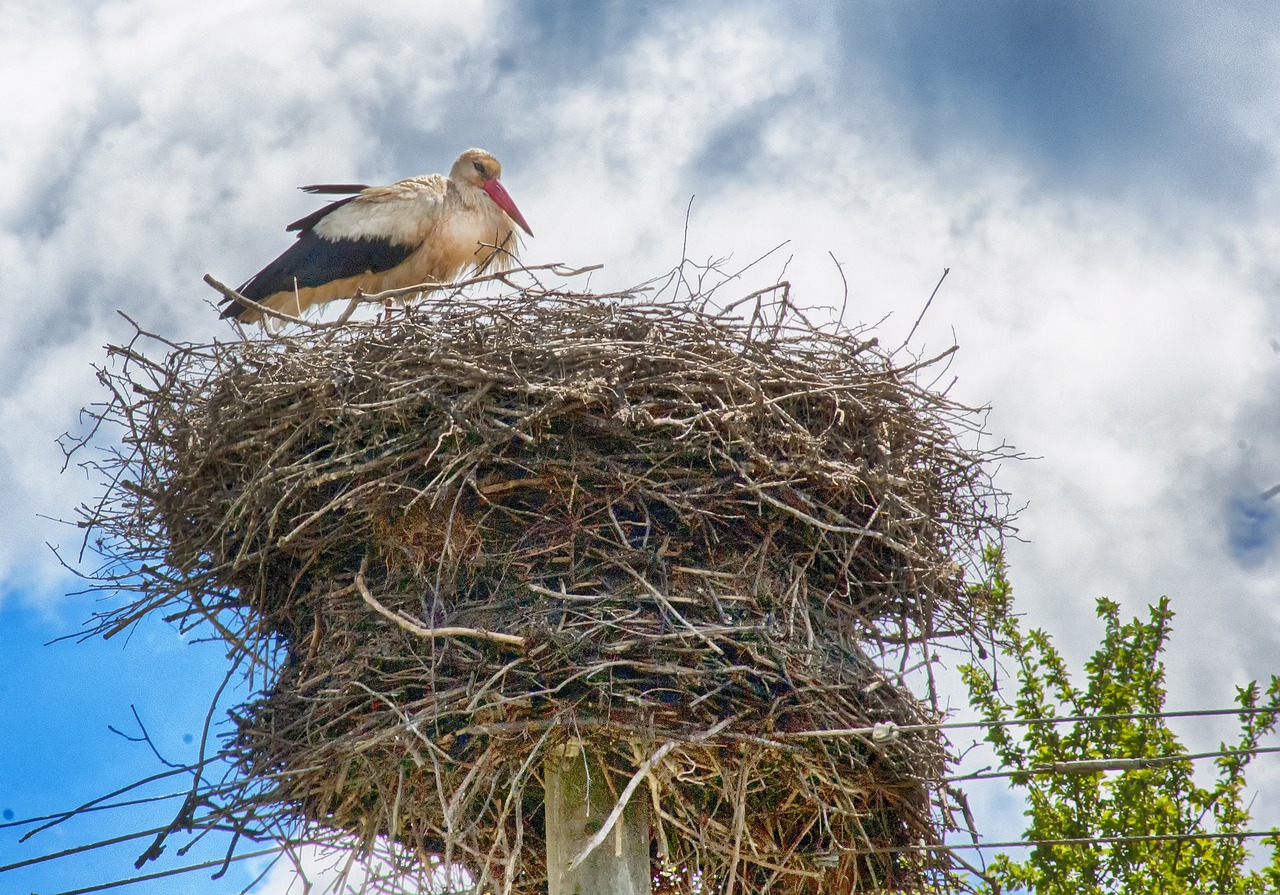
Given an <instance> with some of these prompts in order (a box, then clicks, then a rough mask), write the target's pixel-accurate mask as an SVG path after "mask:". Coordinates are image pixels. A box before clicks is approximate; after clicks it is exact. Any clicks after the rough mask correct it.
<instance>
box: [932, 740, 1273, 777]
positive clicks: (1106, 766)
mask: <svg viewBox="0 0 1280 895" xmlns="http://www.w3.org/2000/svg"><path fill="white" fill-rule="evenodd" d="M1272 752H1280V746H1258V747H1256V748H1253V749H1220V750H1218V751H1217V752H1189V753H1185V754H1182V755H1156V756H1151V757H1150V758H1101V759H1081V760H1079V761H1055V762H1050V763H1049V764H1042V765H1033V766H1031V767H1029V768H1024V769H1023V770H1017V771H979V772H977V773H974V774H962V775H960V776H957V777H947V778H946V779H945V780H944V781H943V782H944V783H958V782H960V781H962V780H994V779H997V778H1000V777H1049V776H1054V775H1066V774H1098V773H1102V772H1105V771H1134V770H1145V769H1147V768H1151V767H1155V766H1156V765H1162V764H1172V763H1174V762H1179V761H1199V760H1200V759H1204V758H1221V757H1226V756H1236V755H1263V754H1266V753H1272Z"/></svg>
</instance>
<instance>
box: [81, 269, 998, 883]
mask: <svg viewBox="0 0 1280 895" xmlns="http://www.w3.org/2000/svg"><path fill="white" fill-rule="evenodd" d="M785 296H786V293H785V290H784V289H781V288H779V289H778V290H775V291H772V292H766V293H765V294H764V295H763V296H759V295H757V296H753V297H751V300H750V301H749V302H747V303H746V306H745V312H744V313H743V314H742V316H735V315H734V314H727V313H722V314H719V315H717V314H715V313H713V312H712V311H710V310H708V309H706V308H705V307H704V308H703V309H701V310H699V309H697V308H696V307H695V305H696V302H695V301H685V302H675V301H671V300H666V301H664V300H660V299H650V300H642V299H641V298H640V297H638V296H636V295H608V296H599V295H579V294H569V293H565V292H562V291H556V290H548V289H544V288H541V287H539V286H537V285H536V281H535V284H534V285H526V286H524V287H521V288H513V289H512V290H511V291H508V292H506V293H505V294H502V295H500V296H496V297H485V298H483V299H475V300H469V299H468V298H467V297H466V296H465V295H464V294H461V293H453V294H450V295H448V296H443V297H440V298H439V299H436V300H429V301H427V302H426V303H424V304H422V305H419V306H418V307H416V308H415V309H413V310H412V311H411V312H410V313H408V314H407V315H406V316H404V317H402V318H400V319H398V320H397V321H396V322H395V323H394V324H392V325H385V326H384V325H376V324H346V325H342V326H333V327H323V326H320V327H316V328H314V329H312V330H307V331H302V332H297V333H295V334H294V335H291V336H276V337H271V338H257V339H248V340H245V341H238V342H235V343H232V344H223V343H215V344H211V345H187V344H183V345H176V346H171V347H170V349H169V350H168V351H167V354H166V356H165V357H164V359H163V360H162V361H153V360H148V359H147V358H146V357H144V351H143V350H142V347H141V346H140V345H139V344H137V343H135V344H134V345H131V346H128V347H126V348H121V349H114V352H115V353H116V354H117V355H118V357H119V358H120V359H121V360H122V363H121V364H118V365H117V367H116V369H115V370H114V371H113V372H109V373H107V372H104V374H103V380H104V382H106V383H107V384H108V385H109V387H111V388H112V390H113V392H114V394H115V402H114V403H113V405H112V406H111V407H110V408H109V409H108V411H107V412H106V414H105V416H106V417H108V418H111V419H116V420H118V421H120V422H122V423H123V425H124V427H125V437H124V440H123V443H124V448H123V450H122V451H121V452H120V453H119V454H118V455H117V458H116V461H115V468H114V469H113V470H112V475H113V482H112V484H111V486H110V487H109V489H108V492H107V494H106V496H105V499H104V500H103V502H102V503H101V504H100V505H98V506H95V507H93V508H91V509H90V510H89V514H88V515H89V519H88V521H87V524H88V525H89V526H90V527H92V528H94V529H96V530H97V539H98V540H97V543H98V546H99V549H100V551H102V552H103V553H104V554H105V555H106V556H108V557H109V558H110V560H111V563H109V564H108V565H107V566H106V567H104V569H103V571H102V580H103V582H104V584H109V585H111V586H113V587H121V586H124V587H126V588H127V593H128V594H129V595H130V598H129V602H128V605H125V606H121V607H119V608H117V609H116V610H114V611H112V612H109V613H106V614H104V615H103V616H101V617H100V618H99V629H100V630H102V631H104V632H108V633H110V632H113V631H115V630H119V629H122V628H124V627H127V626H128V625H130V624H131V623H132V622H134V621H135V620H137V619H138V618H140V617H142V616H143V615H145V614H147V613H156V612H159V613H163V614H164V615H165V616H166V617H169V618H177V619H183V620H186V621H194V620H198V621H200V622H201V623H205V624H212V625H213V626H214V627H215V629H216V633H217V636H220V637H223V638H225V639H226V640H227V642H228V643H229V644H230V645H231V646H232V647H233V648H234V649H236V650H238V651H240V653H241V654H242V656H243V657H247V658H249V659H250V660H251V661H250V662H249V663H248V664H247V665H246V666H245V667H246V668H248V669H249V670H248V671H246V674H256V673H257V672H256V671H255V670H254V669H256V668H260V667H263V663H265V666H266V667H267V668H268V669H269V670H270V672H271V676H270V678H269V682H268V684H267V685H266V686H265V687H263V688H261V689H260V691H259V692H260V695H259V696H258V697H255V698H253V699H252V700H251V701H249V702H248V703H247V704H245V705H242V706H240V707H239V708H238V709H237V710H236V711H235V712H234V713H233V717H234V721H235V726H234V729H233V730H232V731H230V732H229V733H228V734H226V735H225V736H224V738H223V741H222V743H221V746H220V757H221V758H223V759H224V760H226V761H227V762H229V764H230V766H231V767H232V771H231V772H230V775H229V779H230V780H231V781H232V783H233V785H231V786H230V787H229V788H224V789H223V790H220V794H219V796H218V798H217V800H216V804H217V806H218V807H217V809H216V811H212V812H211V813H210V817H214V818H216V821H217V823H218V824H221V825H222V827H224V828H225V827H226V826H228V825H230V826H233V827H235V828H237V829H239V830H240V831H241V832H243V833H246V834H248V835H251V836H252V835H255V834H256V835H259V836H261V835H264V834H265V831H272V834H273V835H276V836H281V835H284V836H288V837H292V838H294V839H295V840H297V841H307V840H312V839H316V840H324V839H325V838H326V837H328V839H329V840H336V839H338V838H341V837H351V836H355V837H356V838H357V839H358V840H359V841H361V842H364V843H365V844H366V845H370V844H371V843H373V842H375V841H378V842H382V843H384V844H385V843H392V844H393V846H395V847H393V851H396V848H398V851H396V853H397V854H400V855H401V856H402V858H403V859H404V861H405V863H404V864H403V865H402V866H401V867H400V868H399V870H398V871H397V872H409V871H412V872H414V873H420V874H427V875H428V876H429V875H430V873H432V872H438V867H439V866H440V862H444V863H445V864H448V865H453V866H461V867H465V868H466V872H467V873H468V874H470V876H471V878H472V879H473V880H475V881H478V882H479V883H480V884H481V885H482V886H483V887H484V888H485V889H490V890H494V891H503V892H539V891H545V886H546V868H545V864H544V854H545V851H544V843H543V815H542V785H543V784H542V780H543V777H542V774H543V758H544V757H545V756H546V755H548V754H550V752H548V750H552V749H560V748H561V747H562V746H564V744H565V743H566V741H568V740H574V741H578V742H581V743H584V744H585V745H586V748H587V750H588V753H589V754H591V755H594V756H596V757H597V759H598V760H600V761H602V762H603V763H604V764H605V765H607V766H608V767H609V768H610V773H611V775H612V777H611V780H612V782H613V783H614V784H615V785H614V792H613V793H612V794H606V795H605V796H604V797H603V799H604V804H603V805H602V810H601V813H607V811H608V809H609V808H610V807H611V806H612V804H613V801H614V799H615V798H616V795H617V793H618V792H619V791H621V789H622V787H623V785H624V784H625V783H626V782H627V781H628V780H629V779H630V778H631V777H632V776H633V775H634V774H635V773H636V769H637V768H638V767H639V766H640V765H641V764H642V763H643V762H644V761H645V759H646V758H648V757H649V756H651V755H652V754H653V753H654V752H655V751H656V750H657V749H659V748H660V747H662V746H663V745H664V744H665V743H666V742H667V741H671V743H672V744H673V745H672V746H669V747H667V750H668V751H667V754H665V756H664V757H663V759H662V760H661V761H659V762H657V763H656V764H654V765H653V767H652V768H651V770H650V772H649V773H648V774H647V776H646V778H645V780H644V783H643V785H642V786H641V787H640V788H639V789H638V790H637V791H636V792H637V795H636V796H635V798H638V799H643V800H644V801H645V802H646V803H647V804H648V805H649V806H650V809H651V814H652V816H653V827H654V831H655V845H654V854H655V868H657V871H658V875H657V877H656V878H657V879H658V880H659V881H660V882H661V884H662V885H664V886H668V887H675V888H681V887H683V888H689V887H691V886H692V887H695V888H698V889H699V890H700V891H715V890H718V889H719V888H720V887H724V886H725V885H726V884H727V883H728V881H729V880H730V879H732V880H733V882H734V885H736V886H737V887H738V891H760V892H764V891H769V892H779V893H817V892H847V891H854V890H861V889H863V888H866V889H877V888H880V887H901V888H912V887H917V886H923V885H925V884H926V883H928V884H933V885H936V884H937V883H938V882H939V880H946V879H950V877H948V876H947V874H948V872H949V863H948V862H947V861H946V860H945V859H943V858H940V857H938V856H937V855H935V854H934V853H932V852H931V851H930V847H931V846H935V845H937V844H938V843H939V842H940V841H941V840H940V837H941V834H942V832H943V830H942V826H943V824H944V817H943V815H942V814H940V813H939V811H940V806H941V805H942V803H943V802H944V801H945V799H944V798H943V792H942V790H943V787H942V786H941V783H940V781H941V778H942V775H943V773H944V768H945V764H946V761H947V757H948V756H947V753H946V749H945V744H944V741H943V739H942V737H941V734H940V733H939V732H938V731H937V729H936V728H935V727H931V726H930V725H932V724H936V722H937V721H938V720H939V716H938V714H937V713H936V711H935V710H934V709H933V707H932V706H931V705H929V704H927V703H922V702H921V701H920V700H919V699H918V698H917V697H916V696H914V695H913V694H912V693H911V692H910V690H909V689H907V687H906V686H905V685H904V684H903V682H902V679H901V677H900V676H899V675H897V674H895V668H897V669H900V668H901V667H902V665H903V664H904V663H905V662H906V661H907V660H908V659H909V658H913V657H914V659H918V658H919V656H920V655H922V654H923V655H924V656H925V658H926V659H927V658H928V653H927V652H923V653H922V651H923V650H926V649H927V648H928V647H930V646H931V645H932V646H936V645H937V644H938V643H939V642H945V641H946V640H948V639H953V640H956V641H957V642H958V643H959V644H961V645H962V646H965V647H967V646H969V645H971V644H972V642H973V638H974V637H975V636H978V637H980V636H981V635H980V626H979V623H978V620H979V619H980V618H981V612H980V609H981V607H979V606H975V605H974V598H973V597H972V596H971V593H972V591H971V589H970V588H968V587H967V585H966V581H965V569H966V568H971V567H972V562H973V560H975V558H976V557H977V554H978V552H979V551H980V549H981V548H982V546H983V545H984V544H986V543H989V542H990V541H991V540H992V539H996V538H998V537H999V536H1000V528H1001V524H1002V522H1001V519H1000V518H999V514H998V508H999V505H1000V503H999V500H998V498H999V494H998V493H997V492H996V491H995V490H994V489H993V487H992V485H991V483H990V479H989V477H988V472H989V469H988V468H987V462H986V461H987V460H989V459H990V456H989V455H984V454H982V453H980V452H978V450H977V449H976V447H974V445H973V441H974V439H973V436H974V435H976V433H977V432H978V431H979V428H978V426H979V422H980V419H979V417H978V416H977V415H976V414H974V413H972V412H971V411H968V410H966V409H965V408H962V407H960V406H957V405H956V404H955V403H953V402H952V401H950V400H949V399H948V398H946V397H945V396H944V395H942V394H939V393H938V392H936V391H933V390H930V389H929V388H927V387H925V386H922V385H921V384H919V382H920V380H921V378H922V377H921V369H922V368H923V367H925V366H927V365H924V364H919V363H904V364H898V363H896V362H895V360H894V358H893V357H891V356H889V355H887V354H886V353H884V352H882V351H881V350H880V349H879V348H878V347H877V346H876V343H875V341H874V340H871V339H868V338H867V337H866V335H865V333H859V332H849V331H846V330H841V331H838V332H833V331H831V330H823V329H819V328H815V327H813V326H811V325H810V324H809V323H808V322H807V321H806V320H805V319H804V318H803V317H802V316H800V315H799V314H798V313H796V312H795V311H794V309H792V308H790V307H789V306H788V303H787V301H786V297H785ZM877 725H878V727H877ZM915 725H920V726H915ZM895 726H896V728H895ZM850 729H855V730H853V731H852V732H849V731H850ZM873 729H874V734H873ZM830 731H846V732H845V733H843V734H840V735H829V734H827V733H826V732H830ZM197 801H198V800H197ZM210 804H211V803H210ZM186 812H187V813H186V814H185V815H184V816H183V817H180V818H179V821H181V823H180V824H178V825H191V824H192V822H193V819H194V817H195V815H194V813H193V809H192V806H190V805H189V806H188V809H186ZM943 813H945V811H944V812H943ZM210 823H212V821H210ZM196 825H197V826H198V823H197V824H196ZM436 880H437V883H438V881H439V877H438V876H437V877H436Z"/></svg>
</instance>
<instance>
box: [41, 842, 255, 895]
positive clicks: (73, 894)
mask: <svg viewBox="0 0 1280 895" xmlns="http://www.w3.org/2000/svg"><path fill="white" fill-rule="evenodd" d="M279 852H280V849H278V848H264V849H261V850H260V851H251V852H245V853H244V854H240V855H229V856H228V857H225V858H218V859H217V860H215V861H205V862H204V863H203V864H188V865H187V866H185V867H175V868H173V869H172V870H159V871H156V872H155V873H144V874H142V875H141V876H131V877H129V878H128V879H117V880H112V881H111V882H109V883H98V884H97V885H95V886H86V887H85V888H83V889H67V890H66V891H64V892H57V893H55V895H86V893H88V892H101V891H103V890H105V889H116V888H119V887H120V886H127V885H130V884H131V883H143V882H146V881H147V880H152V879H163V878H164V877H166V876H177V875H178V874H179V873H192V872H194V871H196V870H208V869H209V868H210V867H223V866H225V865H227V864H230V863H231V862H233V861H248V860H250V859H251V858H261V857H264V856H266V855H274V854H279Z"/></svg>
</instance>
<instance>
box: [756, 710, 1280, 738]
mask: <svg viewBox="0 0 1280 895" xmlns="http://www.w3.org/2000/svg"><path fill="white" fill-rule="evenodd" d="M1264 714H1278V715H1280V709H1277V708H1272V707H1254V708H1231V709H1188V710H1184V711H1177V712H1128V713H1123V714H1111V715H1064V716H1062V717H1053V718H1009V719H1006V720H1001V721H940V722H936V723H929V724H898V723H896V722H893V721H882V722H880V723H879V724H874V725H871V726H869V727H840V728H835V729H832V730H797V731H791V732H778V733H775V734H773V736H774V737H775V738H777V739H814V738H822V737H842V736H867V737H872V738H873V739H876V740H879V741H884V740H885V739H886V738H892V736H893V735H894V734H898V733H922V732H926V731H931V730H980V729H981V730H987V729H990V728H993V727H1030V726H1033V725H1036V724H1078V723H1081V722H1085V721H1153V720H1157V719H1160V720H1163V719H1165V718H1205V717H1212V716H1216V715H1264Z"/></svg>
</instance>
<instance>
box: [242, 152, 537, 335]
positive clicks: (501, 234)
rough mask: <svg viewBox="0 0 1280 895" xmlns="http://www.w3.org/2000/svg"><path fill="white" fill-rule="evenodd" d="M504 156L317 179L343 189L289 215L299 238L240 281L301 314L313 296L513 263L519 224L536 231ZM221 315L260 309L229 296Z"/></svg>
mask: <svg viewBox="0 0 1280 895" xmlns="http://www.w3.org/2000/svg"><path fill="white" fill-rule="evenodd" d="M501 174H502V165H501V164H499V162H498V160H497V159H496V158H494V157H493V156H492V155H490V154H489V153H487V152H485V151H484V150H483V149H468V150H467V151H466V152H464V153H462V155H460V156H458V160H457V161H456V162H454V163H453V168H452V169H451V170H450V171H449V176H448V177H444V176H442V175H440V174H426V175H423V176H421V177H411V178H409V179H408V180H401V181H399V182H398V183H393V184H391V185H390V186H365V185H363V184H315V185H312V186H304V187H302V189H303V191H305V192H308V193H317V194H328V195H345V196H346V198H343V199H339V200H337V201H336V202H331V203H330V204H328V205H326V206H325V207H324V208H321V209H320V210H318V211H315V212H312V213H311V214H309V215H307V216H306V217H304V218H300V219H298V220H296V221H294V222H293V223H292V224H290V225H289V226H288V227H287V228H286V230H287V231H290V232H292V231H295V230H296V231H297V233H298V238H297V241H296V242H294V244H293V245H292V246H290V247H289V249H288V250H287V251H285V253H284V254H283V255H281V256H280V257H279V258H277V259H276V260H274V261H272V262H271V263H270V264H268V265H267V266H266V267H264V268H262V270H260V271H258V272H257V273H256V274H254V275H253V276H252V277H250V278H249V281H248V282H247V283H245V284H244V285H243V286H241V287H240V289H239V290H238V291H239V293H240V294H241V295H243V296H244V297H245V298H248V299H250V300H252V301H255V302H257V303H258V304H260V305H263V306H264V307H267V308H270V309H271V310H273V311H281V312H284V313H287V314H292V315H298V314H301V313H302V312H303V311H305V310H306V309H307V308H310V307H311V306H313V305H317V304H321V303H323V302H327V301H334V300H335V299H340V298H350V297H351V296H352V295H354V294H355V292H356V290H360V291H362V292H366V293H373V292H382V291H383V290H386V289H402V288H405V287H407V286H416V285H418V284H420V283H430V284H445V283H449V282H451V281H453V280H454V279H455V278H456V277H457V276H458V275H459V274H461V273H462V272H463V271H465V270H467V269H468V268H471V269H472V270H475V271H477V272H482V271H485V270H489V269H503V268H507V267H510V266H511V264H512V263H513V262H514V260H515V257H516V252H517V249H518V245H517V242H518V239H519V237H518V234H517V233H516V232H515V228H516V226H517V225H519V227H520V229H522V230H524V232H525V233H528V234H529V235H530V236H532V235H533V231H532V230H530V229H529V225H528V223H526V222H525V219H524V215H522V214H520V210H519V209H518V208H516V204H515V202H514V201H512V199H511V196H510V195H509V194H508V193H507V191H506V189H505V188H504V187H503V186H502V181H501V180H499V179H498V178H499V176H500V175H501ZM224 303H225V304H226V307H225V308H223V309H222V316H223V317H224V318H225V317H234V318H235V319H237V320H239V321H241V322H244V323H254V322H256V321H258V320H260V319H261V317H262V315H261V313H260V312H259V311H258V310H257V309H255V308H251V307H249V306H247V305H244V304H241V303H240V302H237V301H235V300H234V299H232V298H228V299H226V300H225V302H224Z"/></svg>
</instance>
